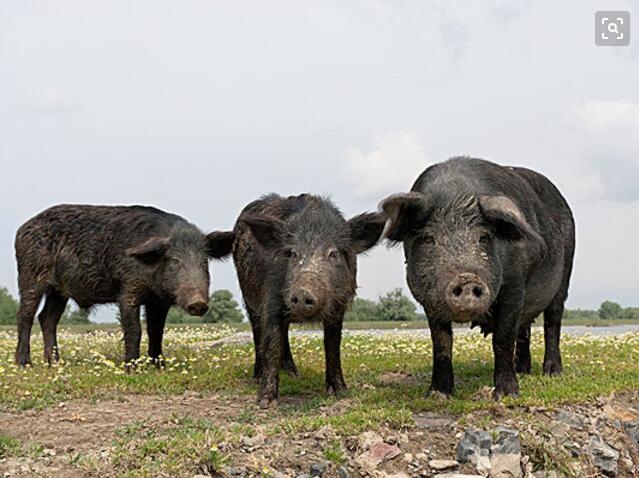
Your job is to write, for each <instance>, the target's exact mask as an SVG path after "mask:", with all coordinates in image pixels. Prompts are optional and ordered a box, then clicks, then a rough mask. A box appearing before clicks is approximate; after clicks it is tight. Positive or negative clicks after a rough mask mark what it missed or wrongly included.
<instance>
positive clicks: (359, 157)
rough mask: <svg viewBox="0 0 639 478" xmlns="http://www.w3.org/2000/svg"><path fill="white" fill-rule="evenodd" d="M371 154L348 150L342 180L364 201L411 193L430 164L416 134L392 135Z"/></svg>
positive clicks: (381, 142) (378, 144)
mask: <svg viewBox="0 0 639 478" xmlns="http://www.w3.org/2000/svg"><path fill="white" fill-rule="evenodd" d="M375 144H376V147H375V149H374V150H372V151H370V152H365V151H362V150H361V149H357V148H350V149H348V150H347V151H346V161H345V163H344V166H343V174H342V178H343V179H345V180H346V181H348V182H349V183H350V184H351V185H352V186H353V187H354V188H355V191H354V192H355V195H356V196H358V197H361V198H381V197H382V196H383V195H385V194H390V193H393V192H397V191H407V190H408V189H410V187H411V185H412V184H413V182H414V181H415V179H416V178H417V176H418V175H419V174H420V173H421V172H422V171H423V170H424V169H425V168H426V167H427V166H428V165H429V163H430V161H429V160H428V159H427V156H426V152H425V150H424V147H423V146H422V143H421V142H420V140H419V138H418V137H417V135H416V134H415V133H414V132H407V131H403V132H391V133H387V134H386V135H385V136H383V137H381V138H377V139H376V141H375Z"/></svg>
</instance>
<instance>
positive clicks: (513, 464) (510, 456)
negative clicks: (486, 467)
mask: <svg viewBox="0 0 639 478" xmlns="http://www.w3.org/2000/svg"><path fill="white" fill-rule="evenodd" d="M495 433H496V434H497V437H496V438H495V444H494V445H493V446H492V447H491V456H490V476H491V478H521V477H522V476H523V472H522V470H521V443H520V442H519V432H518V431H517V430H513V429H512V428H506V427H503V426H499V427H497V428H496V429H495Z"/></svg>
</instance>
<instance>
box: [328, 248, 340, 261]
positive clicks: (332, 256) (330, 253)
mask: <svg viewBox="0 0 639 478" xmlns="http://www.w3.org/2000/svg"><path fill="white" fill-rule="evenodd" d="M328 258H329V259H337V258H339V251H338V250H337V249H331V250H330V251H328Z"/></svg>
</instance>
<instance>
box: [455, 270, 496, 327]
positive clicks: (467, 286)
mask: <svg viewBox="0 0 639 478" xmlns="http://www.w3.org/2000/svg"><path fill="white" fill-rule="evenodd" d="M446 303H447V304H448V306H449V307H450V308H451V310H452V311H453V312H454V313H456V314H459V315H460V316H461V317H460V318H462V319H465V320H470V319H472V318H473V316H476V315H479V314H481V313H483V312H485V311H486V310H487V309H488V306H489V305H490V289H489V288H488V286H487V285H486V283H485V282H484V281H483V280H482V279H481V278H480V277H479V276H478V275H477V274H473V273H470V272H466V273H463V274H459V275H458V276H457V277H455V278H454V279H453V280H451V281H450V282H449V284H448V286H447V287H446Z"/></svg>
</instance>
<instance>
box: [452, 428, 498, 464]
mask: <svg viewBox="0 0 639 478" xmlns="http://www.w3.org/2000/svg"><path fill="white" fill-rule="evenodd" d="M491 444H492V439H491V437H490V434H489V433H488V432H485V431H482V430H470V431H466V432H465V433H464V434H463V435H462V438H461V440H459V442H458V443H457V447H456V449H455V457H456V458H457V461H458V462H459V463H468V462H471V463H473V464H476V463H477V459H478V458H479V457H480V456H488V455H489V453H490V446H491Z"/></svg>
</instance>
